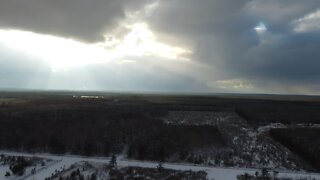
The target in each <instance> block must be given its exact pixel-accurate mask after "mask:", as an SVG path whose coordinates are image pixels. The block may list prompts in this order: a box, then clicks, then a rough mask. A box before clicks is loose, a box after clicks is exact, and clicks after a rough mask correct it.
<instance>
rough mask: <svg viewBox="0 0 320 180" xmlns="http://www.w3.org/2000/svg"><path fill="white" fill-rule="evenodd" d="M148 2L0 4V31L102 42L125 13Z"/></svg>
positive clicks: (14, 0)
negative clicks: (5, 29)
mask: <svg viewBox="0 0 320 180" xmlns="http://www.w3.org/2000/svg"><path fill="white" fill-rule="evenodd" d="M146 2H149V1H148V0H1V2H0V28H13V29H23V30H28V31H35V32H38V33H44V34H53V35H58V36H63V37H70V38H76V39H80V40H85V41H91V42H92V41H100V40H103V38H104V37H103V33H104V32H105V31H107V30H110V29H112V28H114V26H116V25H117V23H118V21H119V19H123V18H125V12H126V11H131V10H136V9H139V8H141V6H142V5H144V4H145V3H146Z"/></svg>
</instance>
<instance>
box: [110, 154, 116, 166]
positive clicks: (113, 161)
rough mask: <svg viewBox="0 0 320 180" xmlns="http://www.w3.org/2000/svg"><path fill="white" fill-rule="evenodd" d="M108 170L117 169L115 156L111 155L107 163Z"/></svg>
mask: <svg viewBox="0 0 320 180" xmlns="http://www.w3.org/2000/svg"><path fill="white" fill-rule="evenodd" d="M109 166H110V168H117V157H116V155H115V154H112V157H111V159H110V161H109Z"/></svg>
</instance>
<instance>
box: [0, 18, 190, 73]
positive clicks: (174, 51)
mask: <svg viewBox="0 0 320 180" xmlns="http://www.w3.org/2000/svg"><path fill="white" fill-rule="evenodd" d="M124 28H126V29H127V30H129V32H128V33H127V34H125V35H124V36H123V37H120V38H118V39H114V40H112V41H110V40H108V39H107V40H106V41H105V42H99V43H95V44H87V43H83V42H78V41H75V40H72V39H66V38H62V37H56V36H52V35H43V34H36V33H33V32H27V31H21V30H1V29H0V43H2V44H4V45H6V46H8V47H10V48H12V49H15V50H18V51H22V52H24V53H26V54H29V55H31V56H34V57H37V58H40V59H43V60H45V61H47V62H49V63H50V64H51V65H52V69H53V71H57V70H61V69H68V68H72V67H79V66H85V65H88V64H94V63H104V62H108V61H112V60H114V61H115V62H118V63H120V62H121V61H128V60H129V61H130V60H131V59H130V58H133V59H134V57H146V58H150V60H152V57H161V58H163V59H166V60H188V59H187V58H186V55H188V54H190V53H191V51H189V50H187V49H185V48H181V47H177V46H173V45H169V44H165V43H162V42H160V41H158V40H157V38H156V36H155V34H154V33H153V32H152V31H151V30H150V29H149V27H148V25H147V24H146V23H135V24H133V25H125V27H124ZM106 37H107V36H106Z"/></svg>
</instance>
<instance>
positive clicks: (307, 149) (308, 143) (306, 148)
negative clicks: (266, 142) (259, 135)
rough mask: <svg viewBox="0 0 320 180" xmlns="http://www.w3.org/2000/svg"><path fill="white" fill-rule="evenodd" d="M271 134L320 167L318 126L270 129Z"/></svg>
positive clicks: (316, 166)
mask: <svg viewBox="0 0 320 180" xmlns="http://www.w3.org/2000/svg"><path fill="white" fill-rule="evenodd" d="M270 134H271V136H272V137H273V138H274V139H276V140H277V141H279V142H280V143H282V144H283V145H285V146H286V147H288V148H289V149H290V150H291V151H293V152H295V153H297V154H298V155H299V156H301V157H302V158H304V159H306V160H307V161H308V162H309V163H310V164H312V165H313V166H314V167H315V168H317V169H320V153H319V152H320V140H319V137H320V128H292V129H291V128H287V129H272V130H271V131H270Z"/></svg>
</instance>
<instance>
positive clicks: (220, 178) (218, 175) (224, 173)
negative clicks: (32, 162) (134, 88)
mask: <svg viewBox="0 0 320 180" xmlns="http://www.w3.org/2000/svg"><path fill="white" fill-rule="evenodd" d="M0 154H4V155H10V156H26V157H31V156H37V157H39V158H44V159H52V160H55V162H57V163H54V164H51V165H50V166H47V167H46V168H43V169H39V170H38V171H37V172H36V174H35V175H34V176H28V177H26V178H24V179H25V180H34V179H36V180H42V179H44V178H46V177H49V176H51V174H53V173H55V171H56V170H60V169H62V168H64V167H66V168H67V167H69V166H70V165H72V164H74V163H76V162H81V161H88V162H96V163H108V162H109V158H103V157H81V156H71V155H64V156H57V155H51V154H28V153H17V152H8V151H0ZM117 164H118V166H119V167H127V166H132V167H145V168H155V167H157V165H158V163H157V162H147V161H133V160H126V159H119V160H117ZM164 168H168V169H173V170H192V171H201V170H204V171H206V172H207V173H208V178H209V179H215V180H233V179H236V176H237V175H239V174H244V173H249V174H254V173H255V172H256V171H259V170H258V169H244V168H217V167H206V166H195V165H192V164H175V163H165V164H164ZM6 170H7V169H3V168H1V167H0V173H1V175H0V177H1V178H2V177H4V173H5V171H6ZM278 177H289V178H293V179H297V178H309V177H310V178H311V179H316V180H320V173H306V172H294V171H286V172H285V171H280V172H279V174H278Z"/></svg>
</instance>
